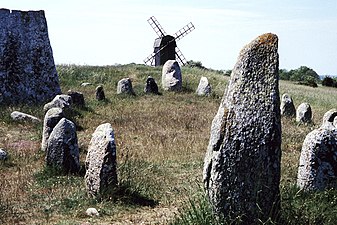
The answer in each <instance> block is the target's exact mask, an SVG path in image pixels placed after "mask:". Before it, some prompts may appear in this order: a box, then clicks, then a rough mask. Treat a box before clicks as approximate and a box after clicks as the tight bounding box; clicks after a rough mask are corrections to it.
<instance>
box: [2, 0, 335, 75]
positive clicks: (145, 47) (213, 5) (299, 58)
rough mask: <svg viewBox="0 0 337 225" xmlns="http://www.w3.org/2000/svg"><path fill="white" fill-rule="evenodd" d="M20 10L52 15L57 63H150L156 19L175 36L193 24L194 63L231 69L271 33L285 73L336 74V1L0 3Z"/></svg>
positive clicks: (184, 47) (186, 42)
mask: <svg viewBox="0 0 337 225" xmlns="http://www.w3.org/2000/svg"><path fill="white" fill-rule="evenodd" d="M0 2H1V4H0V6H1V7H2V8H8V9H12V10H13V9H18V10H40V9H42V10H45V14H46V18H47V22H48V29H49V38H50V41H51V45H52V48H53V52H54V59H55V62H56V63H57V64H61V63H66V64H68V63H75V64H87V65H113V64H116V63H120V64H127V63H131V62H135V63H143V59H144V58H146V57H147V56H148V55H149V54H150V53H151V52H152V51H153V49H152V46H153V41H154V39H155V38H156V34H155V33H154V31H153V30H152V28H151V27H150V26H149V24H148V23H147V19H148V18H149V17H150V16H155V17H156V18H157V19H158V21H159V23H160V24H161V25H162V26H163V28H164V29H165V31H166V32H167V33H168V34H173V33H175V32H176V31H178V30H179V29H180V28H182V27H183V26H184V25H186V24H187V23H189V22H192V23H193V24H194V25H195V27H196V29H195V30H194V31H193V32H192V33H190V34H189V35H187V36H186V37H184V38H183V39H181V40H180V41H179V42H178V43H177V45H178V47H179V48H180V50H181V51H182V52H183V54H184V55H185V57H186V58H187V60H194V61H201V62H202V64H203V65H204V66H206V67H210V68H213V69H232V68H233V66H234V64H235V62H236V59H237V57H238V54H239V51H240V50H241V48H242V47H243V46H244V45H245V44H247V43H249V42H250V41H251V40H253V39H254V38H255V37H257V36H259V35H261V34H263V33H267V32H272V33H275V34H277V35H278V37H279V55H280V68H285V69H288V70H290V69H296V68H298V67H300V66H308V67H310V68H312V69H314V70H315V71H316V72H317V73H319V74H321V75H326V74H334V75H337V13H336V12H337V1H335V0H324V1H317V0H298V1H296V0H292V1H290V0H282V1H280V0H255V1H252V0H215V1H211V0H208V1H206V0H205V1H204V0H199V1H192V0H184V1H181V0H170V1H162V0H156V1H154V0H143V1H142V0H138V1H137V0H120V1H117V0H97V1H92V0H57V1H47V0H15V1H14V0H0Z"/></svg>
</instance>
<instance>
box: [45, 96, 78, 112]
mask: <svg viewBox="0 0 337 225" xmlns="http://www.w3.org/2000/svg"><path fill="white" fill-rule="evenodd" d="M71 105H72V99H71V97H70V96H69V95H63V94H62V95H56V96H55V98H54V99H53V100H52V101H51V102H48V103H47V104H45V105H44V106H43V110H44V112H47V111H48V110H49V109H51V108H61V109H67V108H70V107H71Z"/></svg>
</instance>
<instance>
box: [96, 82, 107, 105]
mask: <svg viewBox="0 0 337 225" xmlns="http://www.w3.org/2000/svg"><path fill="white" fill-rule="evenodd" d="M95 95H96V99H97V100H98V101H103V100H105V93H104V89H103V86H102V85H99V86H97V87H96V92H95Z"/></svg>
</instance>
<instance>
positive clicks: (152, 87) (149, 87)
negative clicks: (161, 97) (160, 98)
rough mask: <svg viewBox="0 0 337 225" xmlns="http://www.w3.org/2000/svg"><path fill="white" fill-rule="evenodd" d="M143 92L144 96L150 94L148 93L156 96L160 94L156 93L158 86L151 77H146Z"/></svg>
mask: <svg viewBox="0 0 337 225" xmlns="http://www.w3.org/2000/svg"><path fill="white" fill-rule="evenodd" d="M144 92H145V93H146V94H150V93H152V94H156V95H158V94H160V93H159V91H158V85H157V83H156V81H155V79H154V78H153V77H151V76H148V77H147V79H146V84H145V88H144Z"/></svg>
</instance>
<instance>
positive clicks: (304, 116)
mask: <svg viewBox="0 0 337 225" xmlns="http://www.w3.org/2000/svg"><path fill="white" fill-rule="evenodd" d="M311 120H312V111H311V106H310V105H309V104H308V103H306V102H304V103H302V104H301V105H299V106H298V107H297V110H296V122H299V123H311Z"/></svg>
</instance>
